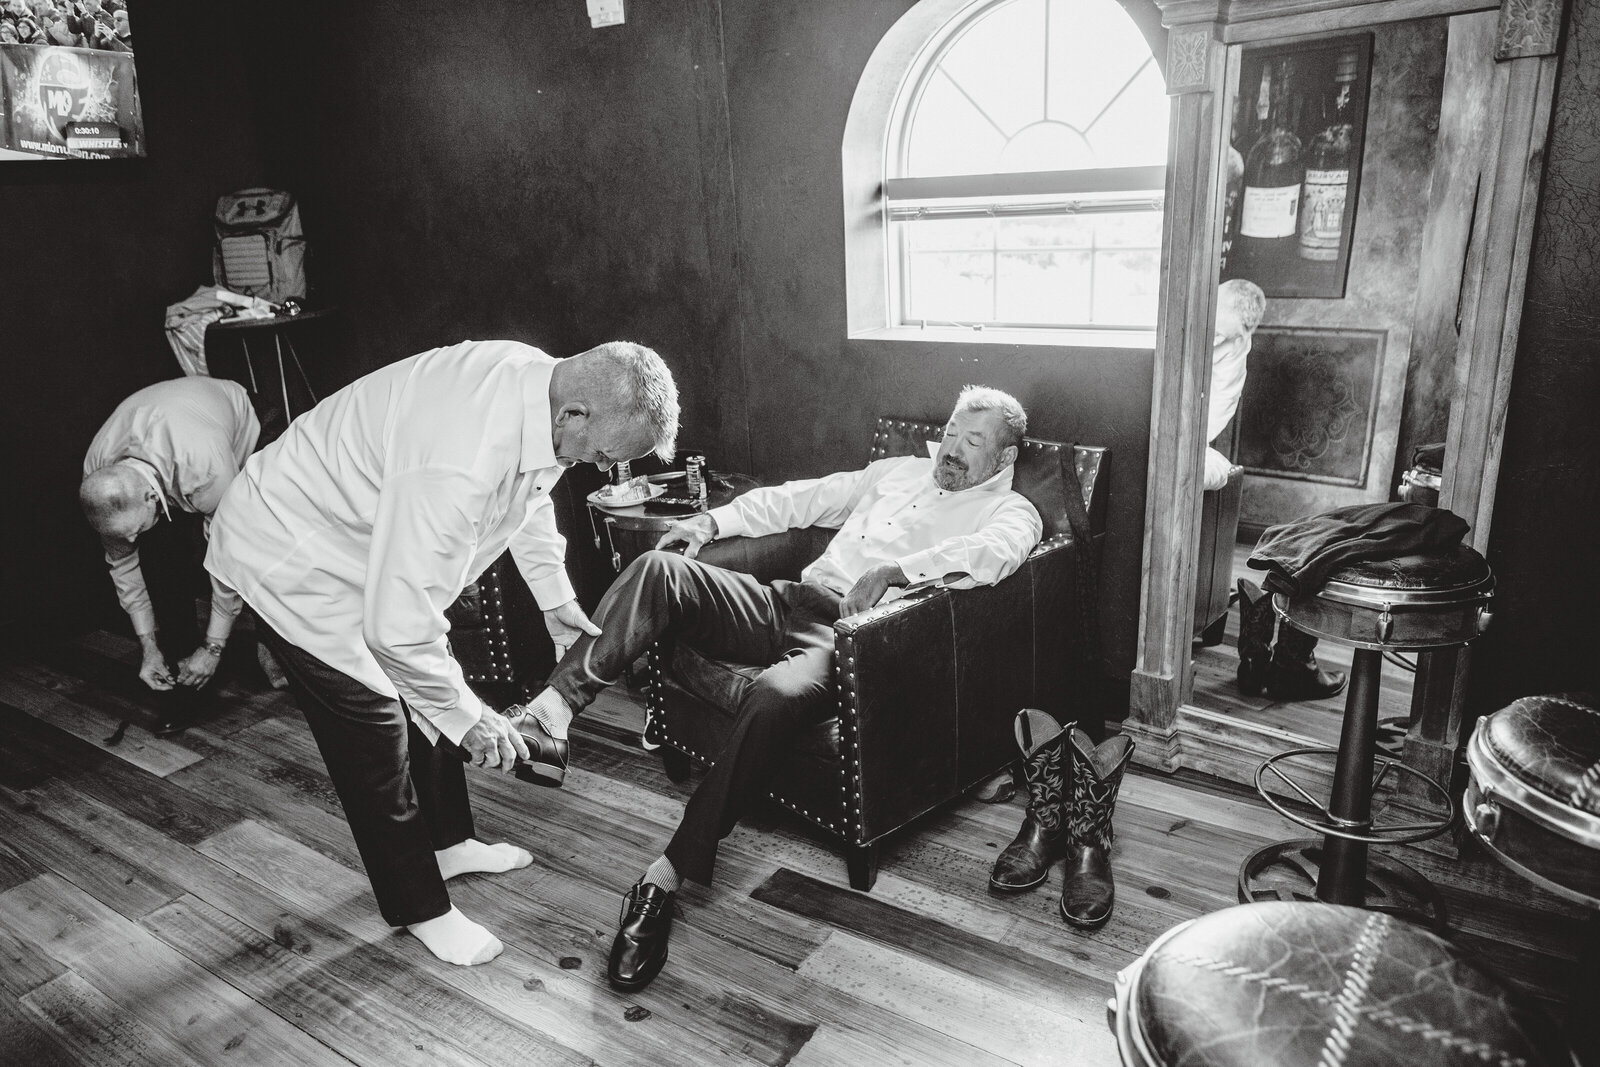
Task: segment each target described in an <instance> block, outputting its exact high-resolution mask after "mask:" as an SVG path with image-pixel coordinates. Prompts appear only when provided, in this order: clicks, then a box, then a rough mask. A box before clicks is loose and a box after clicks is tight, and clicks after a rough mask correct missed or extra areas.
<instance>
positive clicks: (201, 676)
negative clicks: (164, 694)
mask: <svg viewBox="0 0 1600 1067" xmlns="http://www.w3.org/2000/svg"><path fill="white" fill-rule="evenodd" d="M221 660H222V657H221V656H219V655H217V654H216V653H214V652H211V651H209V650H208V649H207V648H206V647H205V646H204V645H201V646H200V647H199V648H197V649H195V650H194V651H193V652H191V653H189V655H188V656H187V657H186V658H184V659H181V660H179V661H178V684H179V685H188V686H193V687H194V688H196V689H199V688H200V687H201V686H202V685H205V684H206V683H207V682H209V681H211V676H212V675H213V674H216V673H217V664H218V663H219V662H221ZM169 688H170V687H169Z"/></svg>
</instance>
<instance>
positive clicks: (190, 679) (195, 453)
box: [78, 377, 261, 734]
mask: <svg viewBox="0 0 1600 1067" xmlns="http://www.w3.org/2000/svg"><path fill="white" fill-rule="evenodd" d="M260 432H261V426H260V424H259V423H258V422H257V421H256V415H255V412H254V411H253V410H252V409H251V407H250V398H249V396H248V395H247V394H246V393H245V390H244V387H243V386H242V385H239V384H238V383H237V382H230V381H223V380H221V379H217V378H206V377H190V378H178V379H176V380H174V381H167V382H157V383H156V384H154V385H150V386H146V387H145V388H143V389H140V390H139V391H138V392H136V393H134V394H133V395H132V396H130V397H128V398H127V399H126V400H124V401H123V402H122V403H120V404H118V405H117V408H116V410H115V411H113V412H112V414H111V417H110V418H109V419H107V420H106V422H105V424H104V425H103V426H101V427H100V430H99V432H98V433H96V434H95V436H94V440H93V441H92V442H91V443H90V445H89V450H88V452H87V454H86V455H85V456H84V460H83V481H82V482H81V483H80V484H79V486H78V503H79V504H80V506H81V507H82V508H83V513H84V517H85V518H87V519H88V520H89V525H90V526H92V527H93V528H94V530H95V532H96V533H97V534H99V535H100V543H101V545H102V546H103V548H104V550H105V559H106V565H107V566H108V567H109V568H110V569H111V581H112V584H113V585H115V586H116V590H117V600H118V602H119V603H120V604H121V605H122V610H123V611H125V612H126V613H127V615H128V619H129V620H130V621H131V622H132V624H133V632H134V634H135V635H136V636H137V637H138V639H139V647H140V657H141V659H140V665H139V678H140V680H141V681H143V682H144V684H145V685H147V686H149V687H150V688H151V689H153V690H156V691H158V692H173V691H174V690H176V691H177V692H176V693H175V699H174V700H172V701H171V702H170V706H169V707H168V708H167V709H166V714H165V716H164V718H163V721H162V722H161V724H160V725H159V726H157V728H156V733H157V734H166V733H173V732H176V731H178V730H181V729H183V728H184V727H185V726H187V725H189V724H190V723H191V722H192V721H193V719H194V717H195V715H196V714H197V708H196V706H195V703H194V699H193V694H194V693H195V692H196V691H197V690H199V689H200V688H201V687H202V686H204V685H205V684H206V683H207V682H209V681H210V680H211V678H212V676H213V675H214V674H215V673H216V670H217V664H218V663H219V662H220V661H221V658H222V650H223V646H224V645H226V644H227V642H228V636H229V634H230V633H232V631H233V624H234V620H235V619H236V618H237V617H238V614H239V609H240V600H239V597H238V596H237V595H236V594H235V593H233V592H232V591H231V590H229V589H227V588H226V587H225V586H222V585H220V584H218V583H216V582H211V583H210V588H211V614H210V617H209V620H208V621H207V623H206V628H205V636H204V639H203V640H202V639H201V638H200V637H199V634H198V630H197V627H196V619H195V593H196V592H198V590H199V588H200V580H201V576H202V575H203V574H204V573H205V571H204V568H203V566H202V564H201V556H202V554H203V552H204V548H203V540H204V537H205V535H206V533H207V532H208V531H209V529H210V525H211V516H212V515H213V513H215V511H216V509H217V504H218V502H219V501H221V499H222V495H223V493H224V492H225V491H226V490H227V488H228V486H229V485H230V484H232V482H233V479H234V477H235V476H236V475H237V474H238V473H239V470H240V469H241V468H242V467H243V466H244V463H245V460H246V459H247V458H249V456H250V453H251V452H252V451H254V450H255V446H256V438H257V437H258V436H259V435H260ZM147 579H154V581H153V582H152V581H149V580H147Z"/></svg>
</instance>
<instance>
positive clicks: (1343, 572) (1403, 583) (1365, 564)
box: [1328, 545, 1489, 592]
mask: <svg viewBox="0 0 1600 1067" xmlns="http://www.w3.org/2000/svg"><path fill="white" fill-rule="evenodd" d="M1488 577H1489V564H1488V563H1487V562H1485V561H1484V558H1483V557H1482V556H1481V555H1479V554H1478V553H1477V552H1476V551H1475V550H1474V549H1472V548H1469V547H1468V546H1466V545H1455V546H1453V547H1451V548H1447V549H1444V550H1443V551H1440V552H1423V553H1415V554H1412V555H1408V556H1396V557H1395V558H1393V559H1373V560H1361V561H1358V562H1355V563H1349V564H1346V565H1344V566H1342V567H1337V568H1335V569H1334V570H1332V571H1329V572H1328V581H1330V582H1344V583H1345V584H1347V585H1362V586H1369V587H1371V588H1375V589H1421V590H1429V591H1438V592H1443V591H1445V590H1448V589H1465V588H1468V587H1471V586H1475V585H1478V584H1480V583H1482V582H1483V581H1484V579H1486V578H1488Z"/></svg>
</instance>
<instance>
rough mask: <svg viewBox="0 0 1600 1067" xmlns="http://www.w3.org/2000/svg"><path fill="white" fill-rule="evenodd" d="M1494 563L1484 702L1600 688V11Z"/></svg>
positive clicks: (1531, 331) (1513, 416)
mask: <svg viewBox="0 0 1600 1067" xmlns="http://www.w3.org/2000/svg"><path fill="white" fill-rule="evenodd" d="M1568 19H1569V21H1568V24H1567V40H1566V45H1565V49H1564V59H1563V61H1562V64H1561V73H1560V78H1559V81H1558V82H1557V87H1556V102H1555V111H1554V121H1553V126H1552V129H1551V134H1550V145H1549V151H1548V154H1547V164H1546V168H1547V169H1546V172H1545V181H1544V191H1543V196H1542V198H1541V200H1540V202H1539V216H1538V223H1537V226H1536V228H1535V231H1534V241H1533V254H1532V263H1531V266H1530V269H1529V272H1528V290H1527V300H1526V303H1525V304H1524V307H1523V312H1522V333H1521V337H1520V339H1519V341H1518V344H1517V362H1516V369H1515V371H1514V372H1513V374H1512V378H1511V404H1510V410H1509V412H1508V414H1507V418H1506V436H1505V452H1504V455H1503V457H1502V459H1501V463H1500V481H1499V485H1498V487H1497V489H1496V491H1495V509H1494V527H1493V529H1492V530H1491V531H1490V537H1489V549H1490V551H1489V562H1490V564H1491V565H1492V566H1493V567H1494V570H1495V577H1496V581H1497V585H1496V589H1495V613H1496V618H1495V623H1494V626H1493V628H1492V629H1491V630H1490V631H1489V633H1488V635H1487V636H1486V637H1485V638H1484V640H1483V642H1482V643H1481V646H1480V647H1479V648H1478V650H1477V651H1476V652H1475V657H1476V658H1475V666H1474V669H1473V682H1474V684H1473V687H1472V690H1471V698H1472V701H1473V704H1474V705H1475V709H1476V710H1478V711H1490V710H1493V709H1494V708H1497V707H1500V706H1502V705H1504V704H1505V703H1507V702H1508V701H1510V700H1512V699H1514V698H1516V697H1518V696H1523V695H1526V694H1529V693H1548V692H1555V691H1560V690H1575V689H1590V690H1600V610H1597V608H1600V553H1597V551H1596V549H1595V543H1596V534H1595V521H1596V519H1595V517H1596V516H1597V515H1600V64H1597V61H1596V57H1600V7H1597V6H1596V5H1594V4H1584V3H1578V4H1573V5H1571V11H1570V14H1569V16H1568Z"/></svg>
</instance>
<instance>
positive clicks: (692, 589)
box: [518, 386, 1043, 990]
mask: <svg viewBox="0 0 1600 1067" xmlns="http://www.w3.org/2000/svg"><path fill="white" fill-rule="evenodd" d="M1026 429H1027V417H1026V415H1025V414H1024V412H1023V410H1022V406H1021V405H1020V404H1018V403H1017V401H1016V400H1015V399H1013V398H1012V397H1010V396H1008V395H1007V394H1005V393H1002V392H1000V391H999V390H996V389H988V388H982V387H975V386H969V387H968V388H967V389H965V390H963V391H962V393H961V396H960V398H959V399H958V400H957V402H956V406H955V411H954V412H953V413H952V414H951V416H950V420H949V422H948V424H947V425H946V427H945V434H944V439H943V441H942V442H941V443H940V445H939V449H938V454H937V457H935V458H932V459H930V458H928V457H926V456H920V457H898V458H893V459H882V460H878V461H876V462H874V463H872V464H871V465H869V466H868V467H867V468H866V469H864V470H858V471H849V472H844V473H839V474H832V475H829V476H827V477H824V478H817V479H811V480H806V481H796V482H789V483H788V484H786V485H781V486H776V487H773V488H765V489H754V490H751V491H750V492H749V493H746V494H745V495H744V496H742V497H739V498H738V499H737V500H735V501H733V502H732V503H731V504H728V505H727V506H725V507H720V508H716V509H714V510H712V511H710V512H708V513H706V514H704V515H696V516H693V517H691V518H689V519H685V520H684V521H682V522H677V523H674V524H673V525H672V526H671V527H670V528H669V529H668V530H667V532H666V533H665V534H664V535H662V537H661V540H660V541H659V542H658V543H657V546H656V547H657V549H658V551H655V552H646V553H645V554H643V555H642V556H640V557H639V558H638V559H636V560H634V562H633V563H632V564H630V565H629V566H628V568H627V569H626V570H625V571H624V572H623V573H622V575H621V576H620V577H619V578H618V579H617V581H616V583H615V584H613V585H612V587H611V588H610V590H608V591H607V593H606V595H605V597H604V598H603V599H602V600H601V602H600V606H599V608H598V610H597V611H596V613H595V621H596V622H597V623H598V624H599V626H600V631H601V632H600V633H599V634H598V635H586V636H583V637H580V638H578V641H577V643H576V644H574V645H573V646H572V648H571V650H570V651H569V652H568V653H567V654H566V656H565V657H563V658H562V660H561V662H560V664H558V665H557V667H556V670H555V672H554V674H552V675H551V677H550V684H549V688H547V689H545V690H544V691H543V692H541V693H540V694H539V696H538V697H537V698H536V699H535V700H534V702H533V703H532V704H531V705H529V707H528V711H527V714H526V715H525V716H524V717H522V718H520V719H519V720H518V723H519V726H518V728H519V729H522V730H524V731H527V730H529V729H530V720H533V721H535V722H537V723H538V724H540V725H541V726H542V727H543V728H544V729H546V730H548V731H549V732H550V733H551V734H554V735H555V736H557V737H563V738H564V737H565V736H566V733H567V728H568V726H569V724H570V723H571V720H572V718H573V716H574V715H575V714H576V713H577V712H580V711H582V709H584V708H585V707H587V706H588V705H589V703H590V702H591V701H593V700H594V698H595V696H596V695H597V694H598V693H599V692H600V691H601V690H602V689H604V688H605V687H606V686H607V685H609V684H611V683H612V682H613V681H614V680H615V679H616V678H617V677H619V676H620V675H621V674H622V672H623V670H624V669H625V668H626V667H627V666H628V665H629V664H631V663H633V661H634V660H635V659H637V658H638V657H639V656H640V655H641V654H642V653H643V652H644V651H645V649H646V648H648V647H649V646H650V645H651V643H653V642H654V641H655V640H656V639H657V638H659V637H662V636H664V635H668V634H671V635H673V636H674V637H675V638H676V639H677V640H678V641H686V642H688V643H689V644H690V645H692V646H693V647H694V648H695V649H697V650H698V651H700V652H702V653H704V654H706V655H708V656H712V657H715V658H718V659H730V660H736V661H739V662H743V663H751V664H771V666H769V667H767V669H766V670H765V671H764V672H763V673H762V674H761V676H760V678H759V679H758V680H757V681H756V682H755V683H754V684H753V685H752V686H751V687H750V689H749V691H748V694H747V695H746V697H745V699H744V702H743V704H742V705H741V707H740V708H739V710H738V714H737V718H736V720H735V722H734V725H733V729H732V731H731V733H730V734H729V735H728V739H727V742H726V743H725V745H724V746H723V749H722V751H721V752H720V753H718V754H717V758H716V762H715V763H714V764H713V765H712V767H711V768H710V770H708V771H707V773H706V776H705V777H704V778H703V779H702V780H701V782H700V784H699V785H698V786H697V787H696V789H695V791H694V793H693V795H692V796H691V797H690V798H689V801H688V804H687V806H686V807H685V809H684V814H683V819H682V821H681V822H680V823H679V824H678V829H677V832H676V833H675V834H674V835H673V838H672V841H671V843H669V844H668V845H667V848H666V851H665V853H664V854H663V855H662V856H661V857H660V858H659V859H657V860H656V861H655V862H654V863H652V864H651V865H650V867H649V869H648V870H647V871H645V873H644V876H643V877H642V878H641V879H640V881H639V883H638V884H637V885H635V886H634V887H633V888H632V889H630V890H629V891H628V894H627V897H626V900H625V910H624V915H623V918H622V925H621V929H619V930H618V931H617V935H616V938H615V940H614V942H613V944H612V948H611V957H610V962H609V967H608V971H607V973H608V976H609V978H610V980H611V982H612V984H613V985H615V986H617V987H618V988H621V989H625V990H633V989H640V988H642V987H644V986H645V985H646V984H648V983H649V982H650V981H651V980H652V979H653V978H654V977H655V976H656V974H657V973H659V971H660V970H661V966H662V964H664V963H665V962H666V959H667V939H668V935H669V934H670V932H671V928H672V902H673V899H674V894H675V893H676V892H677V890H678V887H679V885H680V882H681V880H683V879H690V880H693V881H696V882H700V883H702V884H709V883H710V881H711V876H712V868H713V866H714V864H715V861H716V855H717V847H718V842H719V841H720V840H721V839H722V838H723V837H725V836H726V835H727V834H728V833H729V832H731V831H732V829H733V827H734V825H735V824H736V823H737V822H738V820H739V818H740V817H741V816H742V815H743V814H744V813H745V812H746V811H747V810H748V809H749V808H750V806H751V804H752V803H753V802H755V800H756V799H757V798H758V797H760V796H761V795H763V794H764V793H765V792H766V789H767V783H768V781H769V779H770V778H771V777H772V768H773V766H774V763H775V761H777V760H780V759H782V758H783V752H784V751H785V749H786V748H787V747H788V745H789V742H790V740H791V739H792V738H793V737H794V736H795V734H796V733H797V732H798V731H799V730H800V729H801V728H803V727H804V726H805V725H807V724H809V723H813V722H816V721H819V720H820V719H825V718H827V717H828V716H829V715H830V714H831V711H830V708H831V706H832V705H831V703H830V701H829V700H828V699H827V697H828V694H829V691H830V689H831V688H832V656H833V624H834V623H835V622H836V621H837V620H838V619H840V618H842V617H844V616H848V615H853V614H855V613H857V612H859V611H864V610H866V609H867V608H870V607H873V606H874V605H876V604H878V603H879V602H880V601H882V600H884V599H885V597H886V596H887V597H890V598H895V597H898V596H900V595H903V590H904V588H905V587H909V586H914V585H926V584H942V585H948V586H952V587H957V588H966V587H971V586H976V585H991V584H993V583H995V582H998V581H1000V580H1001V579H1002V578H1004V577H1006V575H1008V574H1010V573H1011V572H1012V571H1014V570H1016V569H1017V567H1018V566H1020V565H1021V563H1022V561H1023V560H1024V559H1026V558H1027V555H1028V553H1029V552H1030V551H1032V549H1033V547H1034V545H1036V544H1037V543H1038V541H1039V537H1040V535H1041V533H1042V531H1043V524H1042V523H1041V522H1040V519H1039V515H1038V512H1036V511H1035V510H1034V508H1033V505H1032V504H1030V503H1029V502H1028V500H1027V498H1025V497H1023V496H1022V495H1021V494H1020V493H1016V492H1014V491H1013V490H1012V488H1011V478H1012V464H1013V463H1014V462H1015V461H1016V457H1017V450H1018V447H1019V446H1020V445H1021V443H1022V437H1023V434H1024V433H1025V432H1026ZM804 526H828V527H836V528H837V529H838V530H839V532H838V533H837V534H836V535H835V536H834V538H833V540H832V542H831V543H830V544H829V546H828V548H827V550H826V551H825V552H823V554H822V556H821V557H820V558H818V559H817V561H816V562H814V563H812V564H811V565H810V566H809V567H807V568H806V569H805V571H804V572H803V573H802V574H801V580H800V581H799V582H788V581H775V582H773V583H772V584H771V585H766V584H763V583H762V582H760V581H758V580H756V579H755V578H754V577H752V576H750V575H748V574H743V573H740V572H737V571H730V570H725V569H723V568H720V567H714V566H709V565H707V564H703V563H700V562H699V561H698V560H696V559H695V556H696V555H697V554H698V552H699V550H700V547H701V546H702V545H704V544H706V543H707V542H708V541H710V540H712V539H713V538H715V537H719V536H721V537H732V536H735V535H745V536H751V537H758V536H762V535H764V534H771V533H778V532H781V531H783V530H787V529H793V528H797V527H804ZM678 542H683V543H684V544H685V546H686V547H685V551H684V553H683V555H682V556H679V555H676V554H674V553H669V552H663V551H659V550H660V549H662V548H665V547H666V546H668V545H673V544H676V543H678Z"/></svg>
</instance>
